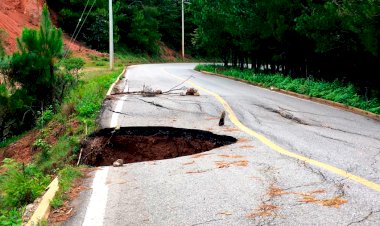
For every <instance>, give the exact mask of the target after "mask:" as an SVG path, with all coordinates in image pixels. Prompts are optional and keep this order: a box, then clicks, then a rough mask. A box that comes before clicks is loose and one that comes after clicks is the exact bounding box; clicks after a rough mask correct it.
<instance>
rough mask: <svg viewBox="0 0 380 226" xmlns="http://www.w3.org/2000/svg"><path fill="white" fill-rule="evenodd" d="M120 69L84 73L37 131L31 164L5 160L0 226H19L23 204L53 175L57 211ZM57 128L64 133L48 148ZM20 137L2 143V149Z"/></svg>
mask: <svg viewBox="0 0 380 226" xmlns="http://www.w3.org/2000/svg"><path fill="white" fill-rule="evenodd" d="M122 70H123V68H122V67H118V68H116V69H115V70H114V71H109V70H108V69H106V68H101V67H100V68H99V67H98V68H96V70H90V71H88V72H85V73H84V74H83V75H82V77H81V81H80V82H79V84H78V85H77V86H75V87H74V88H73V89H72V90H71V91H70V92H69V93H68V94H67V95H66V97H65V98H64V101H63V104H62V107H61V110H60V111H59V112H58V113H56V114H55V115H53V116H52V118H51V120H50V122H49V123H47V124H46V125H44V127H43V128H41V129H40V130H39V131H40V135H39V136H38V137H37V139H36V141H35V142H34V148H36V149H38V150H40V152H39V154H37V155H35V156H34V159H33V163H30V164H25V165H23V164H17V163H14V162H13V161H11V160H7V161H11V162H10V163H6V164H4V166H3V167H6V168H7V169H8V170H7V171H6V173H3V174H1V175H0V188H1V189H0V190H1V192H0V210H1V211H0V225H18V224H20V222H21V220H20V218H21V214H22V212H23V211H24V207H25V205H27V204H28V203H31V202H33V200H34V199H35V198H36V197H38V196H40V195H41V194H42V192H43V191H44V190H45V188H46V186H47V185H48V184H49V182H50V180H51V178H53V177H54V176H56V175H58V176H59V178H60V190H59V192H58V195H57V197H56V198H55V199H54V200H53V201H52V206H53V207H55V208H58V207H59V206H61V205H62V204H63V202H64V200H65V198H66V197H65V192H66V191H68V190H69V189H70V186H71V183H72V182H73V180H74V179H75V178H77V177H78V176H80V173H79V169H78V168H76V167H72V166H70V165H71V164H72V163H73V162H74V160H75V158H76V156H77V154H78V152H79V147H80V140H81V139H83V138H84V137H85V136H86V135H87V134H88V133H91V132H93V131H94V130H95V129H96V124H95V120H96V117H97V115H98V113H99V111H100V109H101V105H102V102H103V99H104V97H105V95H106V93H107V90H108V88H109V87H110V85H111V84H112V83H113V82H114V81H115V79H116V78H117V76H118V75H119V74H120V73H121V71H122ZM74 124H75V125H76V126H74ZM57 127H62V130H63V132H62V133H60V134H59V135H57V136H56V137H57V142H56V143H54V144H53V145H50V144H48V143H47V142H46V141H45V140H46V139H47V138H48V137H49V136H52V133H53V132H55V129H56V128H57ZM21 137H22V135H20V136H18V137H14V138H12V139H9V140H7V141H4V142H2V143H1V144H2V146H4V147H5V146H7V145H9V144H10V143H12V142H14V141H16V140H18V139H19V138H21ZM9 169H11V170H9Z"/></svg>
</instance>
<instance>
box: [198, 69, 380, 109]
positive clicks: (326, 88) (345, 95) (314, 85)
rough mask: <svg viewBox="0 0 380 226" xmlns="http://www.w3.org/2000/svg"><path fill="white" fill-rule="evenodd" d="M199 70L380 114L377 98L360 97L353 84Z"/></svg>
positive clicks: (232, 71) (249, 71) (231, 70)
mask: <svg viewBox="0 0 380 226" xmlns="http://www.w3.org/2000/svg"><path fill="white" fill-rule="evenodd" d="M197 70H204V71H209V72H218V73H222V74H223V75H227V76H231V77H235V78H240V79H244V80H247V81H250V82H253V83H256V84H261V85H263V86H265V87H271V86H273V87H277V88H280V89H284V90H290V91H293V92H297V93H301V94H305V95H309V96H312V97H319V98H323V99H327V100H332V101H335V102H339V103H342V104H345V105H348V106H353V107H357V108H360V109H363V110H367V111H370V112H373V113H376V114H380V101H379V100H378V99H376V98H372V99H370V100H366V99H365V98H364V97H363V96H360V95H359V94H358V92H357V89H356V87H355V86H354V85H352V84H344V83H342V82H340V81H339V80H335V81H334V82H327V81H323V80H317V79H313V78H295V79H294V78H291V77H289V76H284V75H281V74H274V75H270V74H260V73H259V74H255V73H253V72H252V71H251V70H243V71H241V70H239V69H233V68H230V69H225V68H222V67H218V66H213V65H198V66H197Z"/></svg>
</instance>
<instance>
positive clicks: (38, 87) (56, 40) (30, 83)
mask: <svg viewBox="0 0 380 226" xmlns="http://www.w3.org/2000/svg"><path fill="white" fill-rule="evenodd" d="M17 44H18V49H19V52H16V53H14V54H13V55H12V57H11V61H10V64H11V65H10V67H11V71H10V73H9V75H8V76H9V78H10V79H11V81H12V82H13V83H18V84H19V85H20V86H21V87H22V89H23V90H25V91H26V92H27V94H28V95H29V96H31V97H32V98H33V99H34V101H36V102H40V104H41V105H42V106H47V105H50V104H53V101H54V98H55V95H56V93H55V82H56V78H55V76H54V70H55V63H56V62H57V60H58V59H59V58H60V57H61V56H62V53H63V39H62V31H61V30H60V29H57V28H55V27H53V25H52V23H51V20H50V17H49V12H48V9H47V6H46V5H45V6H44V8H43V12H42V18H41V24H40V28H39V30H33V29H28V28H25V29H24V30H23V32H22V35H21V37H20V38H17Z"/></svg>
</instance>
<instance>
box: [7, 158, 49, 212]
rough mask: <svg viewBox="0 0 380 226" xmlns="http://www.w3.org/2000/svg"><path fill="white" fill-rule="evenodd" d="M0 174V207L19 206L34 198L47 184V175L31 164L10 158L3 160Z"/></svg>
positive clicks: (10, 207) (11, 207)
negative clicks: (17, 161)
mask: <svg viewBox="0 0 380 226" xmlns="http://www.w3.org/2000/svg"><path fill="white" fill-rule="evenodd" d="M3 163H4V164H3V166H2V167H1V168H2V170H4V171H5V172H4V173H3V174H1V175H0V191H1V192H0V200H1V202H0V207H1V209H6V210H7V209H8V210H10V209H13V208H15V207H16V208H19V207H22V206H23V205H26V204H28V203H31V202H33V201H34V199H36V198H37V197H38V196H39V195H40V194H41V193H42V192H43V191H44V190H45V188H46V186H47V185H48V184H49V181H50V178H49V176H45V175H43V173H42V172H41V171H40V170H39V169H38V168H37V167H36V166H35V165H33V164H28V165H24V164H20V163H16V162H15V161H13V160H11V159H5V160H4V161H3Z"/></svg>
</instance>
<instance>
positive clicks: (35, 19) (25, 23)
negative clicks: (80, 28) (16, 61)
mask: <svg viewBox="0 0 380 226" xmlns="http://www.w3.org/2000/svg"><path fill="white" fill-rule="evenodd" d="M44 4H45V0H1V1H0V29H2V30H4V31H5V32H6V36H5V40H4V43H5V49H6V52H7V53H13V52H14V51H16V50H17V45H16V38H17V37H19V36H20V35H21V32H22V29H23V28H24V27H29V28H37V27H38V24H39V22H40V16H41V11H42V7H43V5H44ZM54 14H55V13H54V12H51V15H53V17H54ZM53 21H54V18H53ZM69 39H70V38H69V37H68V36H67V35H65V44H66V45H67V46H69V48H70V49H71V50H72V51H74V52H81V53H82V52H83V53H92V54H97V52H96V51H94V50H90V49H88V48H86V47H84V46H83V45H80V44H79V43H74V44H69Z"/></svg>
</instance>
